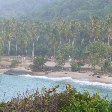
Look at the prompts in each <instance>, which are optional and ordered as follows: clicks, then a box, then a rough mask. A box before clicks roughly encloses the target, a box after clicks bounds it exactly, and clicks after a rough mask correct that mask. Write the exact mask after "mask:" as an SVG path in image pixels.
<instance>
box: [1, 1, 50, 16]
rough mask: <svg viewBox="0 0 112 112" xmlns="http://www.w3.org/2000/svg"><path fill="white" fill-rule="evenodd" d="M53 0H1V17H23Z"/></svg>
mask: <svg viewBox="0 0 112 112" xmlns="http://www.w3.org/2000/svg"><path fill="white" fill-rule="evenodd" d="M50 1H51V0H8V1H6V2H5V1H4V2H3V0H0V3H1V5H0V17H21V16H26V15H29V14H32V13H35V12H38V10H39V9H40V8H41V7H44V6H45V5H47V4H48V3H50Z"/></svg>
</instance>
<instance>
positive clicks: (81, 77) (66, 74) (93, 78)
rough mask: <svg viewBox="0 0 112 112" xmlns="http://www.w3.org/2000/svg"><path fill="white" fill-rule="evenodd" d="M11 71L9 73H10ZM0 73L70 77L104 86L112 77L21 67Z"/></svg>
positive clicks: (111, 81)
mask: <svg viewBox="0 0 112 112" xmlns="http://www.w3.org/2000/svg"><path fill="white" fill-rule="evenodd" d="M10 71H11V73H10ZM0 73H7V74H8V73H9V75H13V74H15V75H18V74H21V75H24V74H25V75H28V74H29V75H31V76H45V77H48V78H63V77H65V78H67V77H71V78H72V79H74V80H79V81H89V82H99V83H105V84H112V77H109V76H108V75H106V74H105V75H95V76H93V74H94V73H93V72H89V71H88V72H85V73H79V72H67V71H63V72H32V71H30V70H27V69H25V68H23V67H18V68H14V69H0Z"/></svg>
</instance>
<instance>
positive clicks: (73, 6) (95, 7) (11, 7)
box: [0, 0, 112, 20]
mask: <svg viewBox="0 0 112 112" xmlns="http://www.w3.org/2000/svg"><path fill="white" fill-rule="evenodd" d="M11 1H12V2H8V1H7V2H2V3H0V4H1V5H0V17H19V18H20V17H21V16H26V17H28V18H32V19H39V20H53V19H57V18H64V19H78V20H88V19H89V18H90V17H92V16H98V17H103V18H104V17H107V16H111V15H112V1H111V0H15V1H14V0H11Z"/></svg>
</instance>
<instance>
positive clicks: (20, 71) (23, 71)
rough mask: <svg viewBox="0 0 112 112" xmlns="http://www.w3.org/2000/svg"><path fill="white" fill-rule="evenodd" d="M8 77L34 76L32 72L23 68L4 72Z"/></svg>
mask: <svg viewBox="0 0 112 112" xmlns="http://www.w3.org/2000/svg"><path fill="white" fill-rule="evenodd" d="M4 74H6V75H27V74H30V75H31V74H32V71H30V70H26V69H23V68H12V69H9V70H7V71H6V72H4Z"/></svg>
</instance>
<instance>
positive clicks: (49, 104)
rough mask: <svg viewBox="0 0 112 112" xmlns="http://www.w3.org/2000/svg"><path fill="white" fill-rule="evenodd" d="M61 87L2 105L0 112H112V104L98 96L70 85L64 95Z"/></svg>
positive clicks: (0, 105) (0, 104)
mask: <svg viewBox="0 0 112 112" xmlns="http://www.w3.org/2000/svg"><path fill="white" fill-rule="evenodd" d="M58 87H59V86H57V87H55V88H52V89H49V90H44V91H43V92H42V94H40V93H39V92H38V91H37V92H36V93H34V94H33V95H30V96H27V97H25V98H24V99H23V100H22V99H19V97H18V99H14V100H12V101H11V102H8V103H0V112H21V111H23V112H112V103H111V102H109V101H107V100H105V99H102V98H101V97H100V96H99V95H98V94H94V95H92V96H91V95H90V94H89V93H88V92H85V93H83V94H81V93H79V92H77V91H76V90H75V89H73V88H72V87H71V86H70V85H67V86H66V90H65V91H64V92H63V93H58V92H57V90H56V89H57V88H58Z"/></svg>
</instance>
